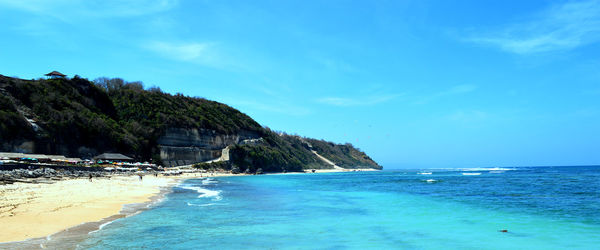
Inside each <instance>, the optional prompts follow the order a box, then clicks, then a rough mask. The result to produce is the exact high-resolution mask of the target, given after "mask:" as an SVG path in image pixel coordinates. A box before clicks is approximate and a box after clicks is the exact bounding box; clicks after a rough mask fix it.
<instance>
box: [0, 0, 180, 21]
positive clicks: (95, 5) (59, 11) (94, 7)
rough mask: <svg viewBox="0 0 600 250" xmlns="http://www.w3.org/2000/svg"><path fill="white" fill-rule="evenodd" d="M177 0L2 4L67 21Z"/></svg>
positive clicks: (144, 10)
mask: <svg viewBox="0 0 600 250" xmlns="http://www.w3.org/2000/svg"><path fill="white" fill-rule="evenodd" d="M177 3H178V1H177V0H103V1H92V0H55V1H47V0H18V1H13V0H0V6H4V7H8V8H13V9H18V10H21V11H24V12H29V13H32V14H36V15H39V16H49V17H53V18H56V19H59V20H61V21H65V22H73V21H74V20H79V19H89V18H109V17H130V16H140V15H147V14H153V13H157V12H162V11H166V10H169V9H171V8H173V7H174V6H176V5H177Z"/></svg>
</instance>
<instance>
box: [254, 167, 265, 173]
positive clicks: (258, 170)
mask: <svg viewBox="0 0 600 250" xmlns="http://www.w3.org/2000/svg"><path fill="white" fill-rule="evenodd" d="M256 174H264V173H263V169H262V168H258V169H257V170H256Z"/></svg>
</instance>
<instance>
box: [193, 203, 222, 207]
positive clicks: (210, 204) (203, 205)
mask: <svg viewBox="0 0 600 250" xmlns="http://www.w3.org/2000/svg"><path fill="white" fill-rule="evenodd" d="M187 205H188V206H190V207H208V206H219V205H225V204H222V203H206V204H194V203H189V202H188V203H187Z"/></svg>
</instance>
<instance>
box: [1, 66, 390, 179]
mask: <svg viewBox="0 0 600 250" xmlns="http://www.w3.org/2000/svg"><path fill="white" fill-rule="evenodd" d="M26 119H30V120H32V121H33V123H34V124H35V125H30V122H28V121H27V120H26ZM172 127H176V128H202V129H208V130H213V131H216V132H217V133H220V134H227V135H233V134H239V133H242V132H244V133H252V134H255V135H257V136H259V137H261V139H260V140H256V141H255V142H249V143H246V144H240V145H232V146H230V159H231V161H230V162H227V163H221V162H219V163H211V164H198V165H197V166H196V167H199V168H203V169H211V168H212V169H228V170H231V169H232V168H237V169H239V171H241V172H252V173H254V172H256V171H257V170H258V169H259V168H262V170H264V171H265V172H282V171H301V170H302V169H307V168H317V169H319V168H331V166H329V165H328V164H326V163H324V162H323V161H322V160H320V159H319V158H317V157H316V156H315V155H314V154H313V153H312V152H311V148H310V147H309V146H308V145H309V144H307V142H309V143H310V144H311V145H312V150H316V151H317V152H318V153H319V154H321V155H323V156H324V157H326V158H329V159H330V160H332V161H334V162H335V163H336V164H338V165H340V166H342V167H347V168H351V167H356V166H362V167H379V166H378V165H377V164H376V163H375V162H374V161H372V160H371V159H370V158H369V157H368V156H367V155H366V154H364V153H363V152H360V151H358V150H357V149H355V148H353V147H352V146H351V145H349V144H347V145H336V144H333V143H330V142H325V141H317V140H313V139H308V138H301V137H299V136H292V135H286V134H283V133H280V134H278V133H275V132H273V131H271V130H269V129H268V128H263V127H261V126H260V125H259V124H258V123H257V122H256V121H254V120H253V119H252V118H250V117H248V116H247V115H245V114H243V113H241V112H240V111H238V110H236V109H233V108H231V107H229V106H227V105H225V104H222V103H218V102H215V101H209V100H206V99H203V98H195V97H188V96H184V95H181V94H177V95H171V94H168V93H163V92H162V91H161V90H160V89H158V88H150V89H148V90H144V87H143V85H142V83H140V82H125V81H124V80H122V79H119V78H114V79H108V78H99V79H96V80H95V81H94V82H91V81H89V80H87V79H83V78H81V77H78V76H75V77H73V78H72V79H50V80H45V79H38V80H22V79H17V78H11V77H5V76H2V75H0V151H12V149H13V148H14V147H15V145H18V144H20V143H21V142H23V141H33V142H34V143H35V149H34V150H35V153H44V154H62V155H67V156H76V157H82V158H90V157H92V156H94V155H95V154H98V153H102V152H120V153H123V154H126V155H129V156H132V157H134V158H135V159H136V160H139V161H149V160H152V161H154V162H155V163H160V156H159V149H158V143H157V141H158V139H159V138H160V137H161V136H162V135H164V133H165V131H166V129H168V128H172Z"/></svg>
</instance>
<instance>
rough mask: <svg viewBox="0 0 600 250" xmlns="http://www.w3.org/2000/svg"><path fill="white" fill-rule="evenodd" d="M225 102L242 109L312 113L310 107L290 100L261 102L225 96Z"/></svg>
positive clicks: (292, 114)
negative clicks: (295, 103)
mask: <svg viewBox="0 0 600 250" xmlns="http://www.w3.org/2000/svg"><path fill="white" fill-rule="evenodd" d="M224 103H227V104H229V105H232V106H233V107H236V108H238V109H240V110H242V111H247V110H258V111H263V112H267V113H277V114H283V115H290V116H305V115H309V114H311V113H312V111H311V110H310V109H308V108H306V107H304V106H297V105H294V104H291V103H289V102H282V101H278V100H275V101H267V102H260V101H254V100H242V99H240V98H232V99H228V98H224Z"/></svg>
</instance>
